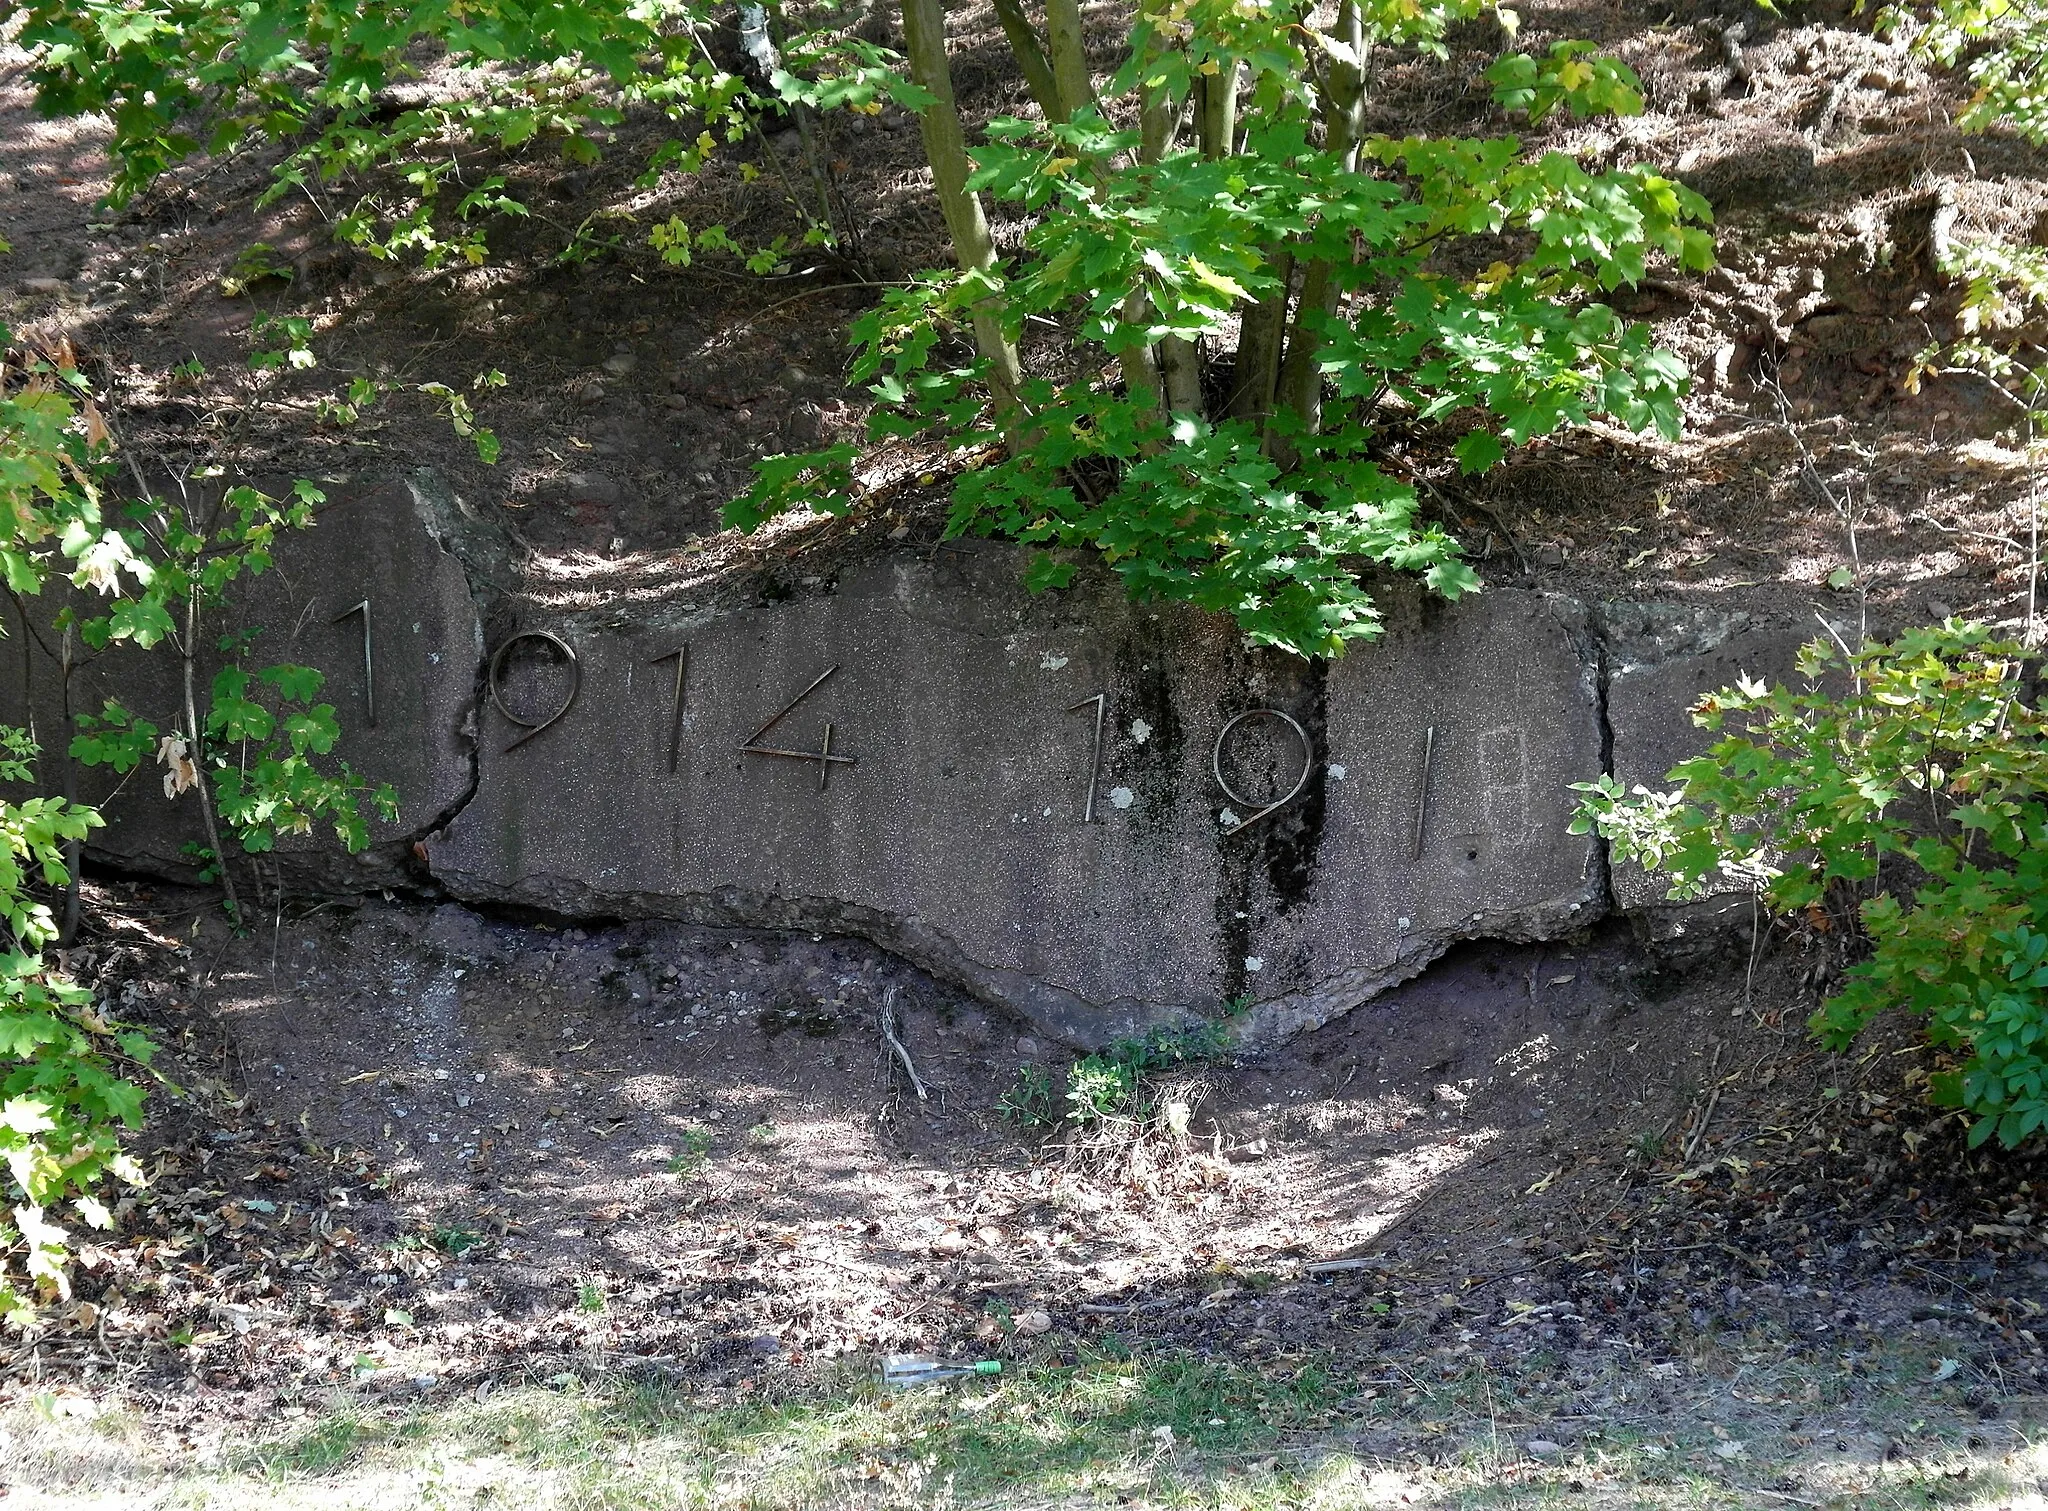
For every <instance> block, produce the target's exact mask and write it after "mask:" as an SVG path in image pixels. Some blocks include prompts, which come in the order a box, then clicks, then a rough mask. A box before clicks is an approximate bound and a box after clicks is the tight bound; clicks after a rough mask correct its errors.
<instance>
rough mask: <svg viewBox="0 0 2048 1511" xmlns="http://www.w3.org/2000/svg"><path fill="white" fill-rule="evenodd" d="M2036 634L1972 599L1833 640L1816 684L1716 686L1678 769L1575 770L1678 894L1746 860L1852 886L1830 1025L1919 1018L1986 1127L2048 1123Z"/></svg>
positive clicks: (1818, 655) (1589, 813)
mask: <svg viewBox="0 0 2048 1511" xmlns="http://www.w3.org/2000/svg"><path fill="white" fill-rule="evenodd" d="M2026 654H2027V653H2026V652H2025V651H2024V650H2023V648H2022V647H2020V646H2017V645H2012V644H2007V643H2004V642H2001V641H1996V640H1993V639H1992V638H1991V636H1990V634H1989V632H1988V631H1986V630H1985V629H1984V628H1982V627H1981V626H1978V625H1972V624H1965V623H1963V622H1961V621H1959V620H1951V621H1949V623H1947V624H1946V625H1942V626H1939V627H1934V628H1928V629H1919V630H1914V631H1911V632H1909V633H1907V634H1905V635H1902V636H1901V637H1900V638H1899V639H1898V640H1897V641H1895V642H1893V643H1890V644H1872V645H1870V646H1867V647H1866V648H1864V649H1863V650H1862V651H1860V652H1857V653H1854V654H1843V653H1839V652H1837V651H1836V650H1835V648H1833V647H1832V646H1830V645H1828V644H1827V643H1826V642H1824V641H1816V642H1815V643H1813V644H1812V645H1809V646H1807V647H1806V649H1805V651H1804V652H1803V653H1802V654H1801V657H1800V663H1799V669H1800V674H1801V675H1802V676H1803V677H1805V678H1806V679H1807V681H1808V686H1807V687H1805V688H1804V689H1799V690H1795V689H1791V688H1784V687H1766V686H1764V685H1763V684H1761V683H1758V682H1754V681H1749V680H1744V681H1742V682H1741V683H1739V684H1738V685H1737V686H1736V687H1734V688H1732V689H1724V690H1722V691H1720V692H1717V693H1712V694H1709V695H1708V696H1707V697H1705V698H1703V699H1701V700H1700V702H1699V704H1698V705H1697V707H1696V709H1695V711H1694V715H1693V717H1694V721H1695V722H1696V723H1698V724H1699V725H1701V726H1702V727H1703V728H1706V729H1710V730H1715V731H1725V732H1724V733H1723V734H1722V738H1721V739H1719V740H1718V741H1717V742H1716V743H1715V744H1714V745H1713V746H1712V748H1710V749H1709V750H1708V751H1707V752H1706V753H1705V754H1704V755H1700V756H1697V757H1695V758H1694V759H1692V760H1690V761H1684V762H1681V763H1680V764H1679V765H1677V766H1675V767H1673V768H1672V770H1671V772H1670V774H1669V777H1668V780H1670V781H1674V782H1677V783H1678V784H1679V785H1678V787H1677V788H1676V789H1675V790H1673V791H1669V792H1661V793H1660V792H1652V791H1650V790H1648V789H1647V788H1643V787H1637V788H1636V789H1635V790H1634V791H1633V792H1632V793H1627V792H1624V791H1623V790H1622V787H1621V784H1620V783H1619V782H1618V781H1616V780H1615V779H1614V778H1612V777H1603V778H1601V779H1600V780H1599V781H1598V782H1587V783H1579V784H1577V790H1578V791H1580V792H1582V793H1584V794H1585V797H1584V798H1583V799H1582V800H1581V803H1580V807H1579V812H1578V816H1577V818H1576V819H1575V820H1574V822H1573V825H1572V829H1573V832H1574V833H1585V832H1586V831H1587V830H1588V829H1598V831H1599V832H1600V833H1601V834H1602V835H1604V836H1605V837H1606V838H1607V839H1608V840H1610V841H1611V842H1612V843H1613V845H1614V853H1615V855H1616V856H1617V857H1618V858H1620V859H1623V860H1632V861H1637V862H1640V863H1641V864H1643V865H1645V866H1647V867H1650V868H1652V869H1660V870H1663V871H1667V872H1669V873H1670V874H1671V875H1672V876H1673V877H1674V878H1675V881H1674V886H1673V890H1672V895H1673V896H1674V897H1688V896H1698V895H1700V894H1701V893H1702V892H1703V891H1704V890H1705V889H1706V888H1708V887H1709V886H1711V885H1713V884H1714V883H1716V882H1717V881H1719V880H1724V879H1726V878H1735V879H1738V880H1739V881H1741V882H1742V883H1743V884H1745V885H1749V886H1754V887H1755V888H1756V889H1757V891H1758V893H1759V894H1760V896H1761V897H1762V899H1763V900H1764V901H1765V902H1766V903H1767V904H1768V905H1769V906H1770V907H1771V908H1772V909H1773V910H1775V911H1777V912H1780V913H1809V914H1810V915H1811V916H1813V917H1815V918H1822V917H1824V916H1825V914H1824V912H1823V910H1829V909H1839V908H1840V906H1841V905H1844V904H1846V905H1849V906H1848V907H1847V908H1846V912H1847V915H1848V917H1849V918H1850V919H1851V921H1852V924H1855V925H1860V929H1861V932H1862V935H1863V939H1862V941H1861V943H1862V945H1863V947H1864V948H1865V949H1866V950H1867V954H1866V955H1865V957H1864V958H1863V959H1861V960H1859V961H1858V962H1856V963H1855V964H1854V965H1853V966H1852V967H1851V968H1850V970H1849V971H1848V973H1847V976H1846V984H1845V985H1844V987H1843V989H1842V990H1841V991H1840V992H1839V993H1838V994H1837V995H1835V996H1834V997H1833V998H1831V999H1830V1000H1828V1001H1827V1002H1825V1003H1824V1004H1823V1005H1822V1006H1821V1008H1820V1009H1819V1011H1817V1012H1816V1013H1815V1014H1814V1015H1813V1018H1812V1028H1813V1031H1814V1033H1815V1034H1816V1035H1817V1036H1818V1038H1819V1039H1820V1041H1821V1043H1822V1044H1824V1045H1825V1046H1827V1047H1828V1048H1830V1049H1833V1050H1837V1051H1839V1050H1843V1049H1846V1048H1847V1047H1848V1046H1849V1044H1850V1043H1851V1042H1852V1041H1853V1040H1854V1039H1855V1038H1856V1036H1857V1035H1858V1034H1859V1033H1860V1032H1861V1031H1862V1030H1863V1028H1864V1027H1865V1026H1866V1025H1867V1024H1869V1023H1870V1021H1871V1020H1872V1019H1873V1018H1874V1017H1875V1016H1876V1015H1877V1014H1879V1013H1880V1012H1884V1011H1886V1010H1888V1009H1899V1010H1902V1011H1904V1012H1907V1013H1909V1014H1911V1015H1913V1016H1914V1017H1915V1018H1917V1019H1919V1020H1920V1021H1921V1022H1922V1023H1923V1024H1924V1026H1925V1032H1926V1036H1927V1040H1928V1042H1929V1043H1930V1044H1931V1045H1933V1046H1934V1047H1935V1048H1937V1049H1939V1050H1941V1051H1944V1052H1945V1053H1947V1054H1949V1055H1951V1056H1953V1057H1954V1060H1955V1061H1956V1064H1955V1068H1953V1069H1952V1070H1948V1071H1944V1072H1943V1073H1941V1074H1939V1075H1937V1076H1935V1077H1934V1079H1933V1083H1932V1094H1933V1096H1934V1098H1935V1100H1936V1101H1937V1102H1939V1103H1942V1104H1944V1105H1948V1106H1954V1107H1960V1108H1963V1109H1965V1110H1966V1111H1968V1112H1969V1113H1970V1114H1971V1115H1972V1117H1973V1118H1974V1121H1973V1122H1972V1124H1971V1128H1970V1142H1971V1144H1972V1145H1973V1146H1974V1145H1977V1144H1981V1143H1983V1142H1984V1141H1985V1140H1987V1139H1989V1138H1992V1137H1993V1136H1996V1137H1997V1139H1998V1140H1999V1142H2000V1143H2002V1144H2004V1145H2006V1146H2008V1147H2011V1146H2013V1145H2017V1144H2019V1143H2020V1142H2021V1141H2022V1140H2024V1139H2027V1138H2030V1137H2033V1136H2036V1135H2039V1134H2040V1133H2041V1132H2042V1131H2043V1130H2044V1129H2048V716H2044V715H2043V714H2042V713H2041V712H2040V711H2039V710H2038V709H2037V708H2035V707H2031V706H2029V705H2028V704H2027V703H2026V702H2025V701H2023V699H2022V696H2021V695H2022V691H2023V687H2022V684H2023V681H2024V677H2025V659H2024V658H2025V656H2026ZM1823 679H1826V680H1827V682H1828V683H1829V684H1833V685H1832V686H1827V685H1823Z"/></svg>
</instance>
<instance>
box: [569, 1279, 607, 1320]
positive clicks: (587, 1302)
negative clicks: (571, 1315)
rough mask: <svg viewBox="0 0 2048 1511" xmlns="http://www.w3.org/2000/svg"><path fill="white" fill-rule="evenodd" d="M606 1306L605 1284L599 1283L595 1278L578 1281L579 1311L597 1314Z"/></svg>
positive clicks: (577, 1306) (577, 1305) (577, 1298)
mask: <svg viewBox="0 0 2048 1511" xmlns="http://www.w3.org/2000/svg"><path fill="white" fill-rule="evenodd" d="M604 1306H605V1296H604V1287H603V1286H601V1285H599V1284H598V1283H597V1282H596V1281H594V1280H584V1281H580V1282H578V1284H577V1286H576V1310H577V1311H579V1312H588V1313H589V1314H590V1315H592V1316H596V1315H597V1314H598V1313H600V1312H602V1311H603V1310H604Z"/></svg>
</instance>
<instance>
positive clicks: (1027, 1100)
mask: <svg viewBox="0 0 2048 1511" xmlns="http://www.w3.org/2000/svg"><path fill="white" fill-rule="evenodd" d="M1229 1048H1230V1035H1229V1033H1228V1032H1226V1031H1225V1029H1224V1027H1223V1025H1222V1024H1220V1023H1209V1022H1202V1021H1197V1022H1193V1023H1185V1024H1181V1025H1178V1026H1176V1027H1173V1028H1155V1029H1152V1030H1151V1031H1150V1032H1148V1033H1145V1034H1143V1035H1140V1036H1139V1037H1137V1038H1126V1039H1118V1040H1117V1041H1116V1042H1115V1043H1113V1044H1111V1045H1109V1046H1108V1047H1107V1048H1106V1049H1099V1050H1096V1051H1095V1052H1094V1053H1093V1054H1088V1055H1083V1056H1082V1057H1081V1058H1080V1059H1078V1060H1076V1061H1075V1062H1074V1063H1073V1064H1072V1065H1070V1066H1069V1067H1068V1068H1067V1080H1066V1092H1065V1096H1064V1098H1063V1100H1064V1101H1065V1102H1066V1104H1067V1105H1066V1110H1065V1112H1064V1113H1062V1112H1061V1111H1060V1110H1059V1108H1058V1104H1057V1101H1056V1100H1055V1098H1054V1096H1053V1082H1052V1077H1051V1076H1049V1075H1048V1074H1046V1072H1045V1071H1043V1070H1041V1069H1040V1068H1039V1067H1038V1066H1036V1065H1024V1066H1020V1067H1019V1068H1018V1071H1017V1080H1016V1083H1015V1084H1014V1085H1013V1086H1011V1088H1010V1089H1009V1090H1008V1091H1006V1092H1004V1093H1003V1095H1002V1097H1001V1098H1000V1099H999V1100H998V1101H997V1102H996V1110H997V1111H998V1112H999V1113H1001V1114H1002V1115H1003V1116H1004V1117H1005V1118H1008V1119H1009V1120H1010V1121H1011V1122H1014V1123H1020V1124H1022V1125H1024V1126H1025V1127H1027V1128H1052V1127H1055V1126H1057V1125H1058V1124H1060V1123H1061V1122H1062V1121H1065V1122H1069V1123H1072V1124H1074V1125H1075V1126H1077V1127H1082V1128H1086V1127H1088V1126H1090V1125H1091V1124H1095V1123H1100V1122H1103V1121H1105V1120H1107V1119H1110V1118H1118V1117H1129V1118H1142V1117H1144V1116H1145V1115H1146V1114H1147V1113H1148V1112H1149V1111H1150V1106H1149V1103H1147V1101H1146V1100H1145V1098H1144V1095H1143V1088H1144V1080H1145V1077H1146V1076H1148V1075H1151V1074H1153V1073H1156V1072H1158V1071H1162V1070H1172V1069H1174V1068H1176V1067H1178V1066H1182V1065H1195V1064H1200V1063H1202V1062H1204V1061H1207V1060H1214V1059H1216V1058H1218V1057H1219V1056H1221V1055H1223V1054H1225V1053H1226V1052H1227V1051H1228V1050H1229Z"/></svg>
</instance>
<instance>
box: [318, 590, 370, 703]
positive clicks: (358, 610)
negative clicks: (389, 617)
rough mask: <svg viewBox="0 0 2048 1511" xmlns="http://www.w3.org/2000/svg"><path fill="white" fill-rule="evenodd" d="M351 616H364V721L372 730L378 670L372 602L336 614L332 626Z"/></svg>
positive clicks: (367, 601) (362, 603) (365, 601)
mask: <svg viewBox="0 0 2048 1511" xmlns="http://www.w3.org/2000/svg"><path fill="white" fill-rule="evenodd" d="M351 614H361V615H362V616H363V720H364V722H365V723H367V724H368V725H369V726H370V728H372V729H375V728H376V727H377V669H376V666H375V664H374V663H373V662H372V661H371V660H370V600H369V599H367V598H365V599H364V600H363V601H362V602H361V603H359V604H357V605H356V606H355V607H354V608H352V609H344V610H343V611H342V612H341V613H339V614H336V615H335V616H334V617H333V618H332V619H331V620H329V621H328V623H330V624H339V623H341V621H342V620H344V619H346V618H348V617H349V615H351Z"/></svg>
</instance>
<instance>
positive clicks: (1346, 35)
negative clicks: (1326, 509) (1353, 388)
mask: <svg viewBox="0 0 2048 1511" xmlns="http://www.w3.org/2000/svg"><path fill="white" fill-rule="evenodd" d="M1333 35H1334V36H1335V37H1336V39H1337V40H1338V41H1339V42H1342V43H1343V44H1344V45H1345V46H1347V47H1348V48H1350V49H1351V52H1352V56H1353V57H1354V58H1355V59H1357V60H1358V61H1359V62H1363V60H1364V57H1365V34H1364V27H1363V25H1362V24H1361V22H1360V20H1359V13H1358V4H1357V0H1344V4H1343V5H1342V7H1341V8H1340V9H1339V10H1338V12H1337V25H1336V29H1335V31H1334V32H1333ZM1324 98H1325V104H1324V109H1323V133H1324V136H1323V145H1324V149H1325V150H1326V151H1328V152H1329V153H1330V154H1331V155H1333V156H1334V157H1336V158H1337V160H1338V171H1339V172H1341V173H1350V172H1352V171H1354V170H1355V169H1356V168H1357V166H1358V139H1359V133H1360V130H1361V129H1362V127H1363V125H1364V116H1365V75H1364V73H1363V72H1362V70H1361V69H1360V67H1359V66H1358V64H1357V63H1339V62H1332V64H1331V66H1330V84H1329V88H1328V90H1327V92H1326V94H1325V97H1324ZM1335 272H1336V270H1335V268H1334V266H1333V265H1332V264H1331V262H1330V261H1329V259H1327V258H1318V259H1316V260H1315V261H1314V262H1311V263H1310V264H1309V265H1308V270H1307V272H1306V273H1304V274H1303V276H1302V280H1301V299H1300V301H1299V303H1298V304H1297V305H1296V306H1295V312H1294V324H1293V328H1292V330H1291V332H1290V334H1289V337H1288V342H1287V355H1286V356H1285V358H1283V359H1282V361H1281V364H1280V381H1279V384H1278V388H1277V392H1276V395H1275V406H1276V407H1285V408H1287V409H1291V410H1293V411H1294V413H1295V415H1296V416H1297V417H1298V418H1299V419H1300V421H1301V424H1302V429H1303V431H1304V432H1305V433H1306V434H1310V435H1313V434H1314V433H1315V432H1316V430H1317V429H1318V428H1319V427H1320V425H1321V424H1322V417H1323V373H1322V367H1321V365H1320V364H1319V363H1318V362H1317V360H1316V358H1317V353H1318V352H1319V351H1320V349H1321V347H1322V336H1321V335H1320V334H1319V333H1318V332H1317V331H1316V330H1315V326H1316V325H1317V324H1319V323H1321V322H1322V321H1323V320H1327V319H1328V318H1329V317H1330V316H1331V315H1334V314H1335V313H1336V312H1337V296H1338V293H1339V290H1338V287H1337V281H1336V277H1335Z"/></svg>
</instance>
